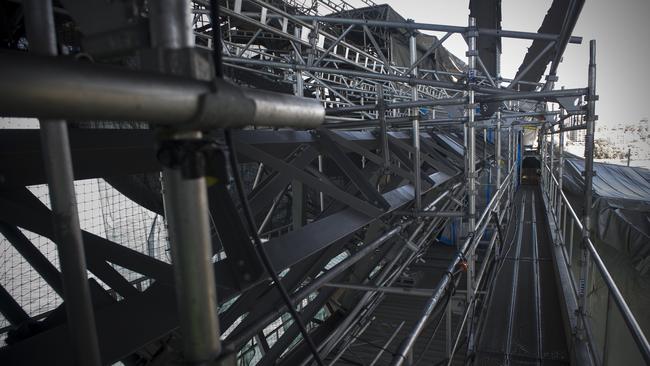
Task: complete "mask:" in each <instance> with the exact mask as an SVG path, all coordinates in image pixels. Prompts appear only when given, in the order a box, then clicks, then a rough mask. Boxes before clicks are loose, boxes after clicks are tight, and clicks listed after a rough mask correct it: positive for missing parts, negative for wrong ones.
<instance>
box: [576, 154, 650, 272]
mask: <svg viewBox="0 0 650 366" xmlns="http://www.w3.org/2000/svg"><path fill="white" fill-rule="evenodd" d="M583 170H584V160H582V159H577V158H572V159H567V160H566V166H565V170H564V172H565V174H564V188H565V189H566V190H568V191H569V192H570V193H572V194H576V195H577V194H581V193H582V192H583V184H584V183H583V178H582V171H583ZM594 170H595V171H596V176H595V177H594V198H595V199H594V207H593V209H594V210H593V212H594V217H593V219H594V221H593V222H594V235H596V237H597V238H598V239H600V240H602V241H603V242H604V243H606V244H607V245H609V246H612V247H614V248H615V249H617V250H619V251H621V252H623V253H624V254H626V255H627V256H629V257H630V259H631V260H632V263H633V264H634V266H635V267H636V269H637V270H638V271H640V272H641V273H642V274H645V273H647V272H649V271H650V170H648V169H643V168H632V167H625V166H620V165H613V164H605V163H594Z"/></svg>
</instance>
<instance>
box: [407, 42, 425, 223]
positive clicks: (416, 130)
mask: <svg viewBox="0 0 650 366" xmlns="http://www.w3.org/2000/svg"><path fill="white" fill-rule="evenodd" d="M415 36H416V33H415V32H413V33H411V38H410V39H409V50H410V53H411V66H413V65H415V63H416V62H417V56H418V54H417V43H416V37H415ZM412 75H413V77H414V78H417V77H418V68H417V67H413V71H412ZM411 99H412V100H413V101H416V100H418V88H417V85H413V87H412V88H411ZM419 114H420V112H419V110H418V108H417V107H414V108H412V109H411V115H412V117H413V150H414V151H415V152H414V153H413V187H414V189H415V205H414V208H415V211H416V212H418V211H420V210H422V197H421V194H422V184H421V182H422V179H421V178H420V116H419Z"/></svg>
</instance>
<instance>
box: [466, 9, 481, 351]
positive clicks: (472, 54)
mask: <svg viewBox="0 0 650 366" xmlns="http://www.w3.org/2000/svg"><path fill="white" fill-rule="evenodd" d="M477 37H478V32H477V29H476V19H475V18H473V17H470V18H469V27H468V32H467V41H468V42H467V43H468V46H469V49H468V51H467V59H468V66H467V73H468V75H467V99H468V100H467V102H468V103H467V107H466V108H467V126H466V127H465V132H466V135H465V156H466V157H465V172H466V182H467V188H466V189H467V214H468V219H467V222H468V229H467V233H468V235H470V237H471V236H473V235H474V233H475V231H476V194H477V191H476V161H475V155H476V136H475V126H474V123H475V121H474V120H475V114H476V105H475V100H474V90H473V86H474V85H475V84H476V73H477V70H476V57H477V56H478V51H477V48H476V40H477ZM475 249H476V248H475V247H474V246H470V248H469V252H468V253H467V274H466V276H467V294H466V295H467V306H468V307H472V299H473V297H474V290H475V288H474V286H475V283H474V279H475V271H476V268H475V264H476V263H475V262H476V254H475ZM469 312H470V313H471V310H470V311H469ZM472 329H473V327H472V325H471V322H469V323H468V324H467V337H468V338H467V339H468V341H467V343H468V348H469V349H472V348H473V346H474V344H473V343H474V339H473V334H470V331H471V330H472Z"/></svg>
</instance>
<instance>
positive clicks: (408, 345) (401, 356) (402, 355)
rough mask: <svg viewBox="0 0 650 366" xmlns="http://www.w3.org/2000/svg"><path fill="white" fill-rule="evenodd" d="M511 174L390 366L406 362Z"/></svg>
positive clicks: (479, 236)
mask: <svg viewBox="0 0 650 366" xmlns="http://www.w3.org/2000/svg"><path fill="white" fill-rule="evenodd" d="M513 172H514V166H513V167H512V168H511V169H510V173H508V175H507V176H506V177H505V179H504V180H503V182H502V183H501V185H500V186H499V188H498V190H497V192H496V193H495V194H494V196H492V199H491V200H490V202H489V203H488V205H487V206H486V207H485V210H484V211H483V213H482V214H481V216H480V218H479V220H478V222H477V223H476V226H475V227H476V228H477V230H476V231H475V232H474V233H473V234H472V235H470V236H468V238H467V239H466V240H465V242H464V243H463V245H462V246H461V249H460V250H459V251H458V253H457V254H456V255H455V256H454V258H453V259H452V261H451V263H450V264H449V266H448V267H447V271H446V272H445V274H444V275H443V277H442V279H441V280H440V282H438V285H437V286H436V289H435V291H434V292H433V294H432V295H431V297H430V298H429V299H428V300H427V302H426V304H425V305H424V308H423V310H422V314H421V315H420V318H419V320H418V322H417V323H416V324H415V326H414V327H413V329H412V330H411V331H410V332H409V334H408V336H407V337H406V339H405V340H404V342H403V343H402V345H401V346H400V348H399V350H398V352H397V353H396V354H395V356H394V358H393V360H392V362H391V365H393V366H400V365H402V364H404V361H405V360H406V355H407V354H408V353H409V352H410V351H411V349H412V348H413V345H415V341H416V340H417V338H418V336H419V335H420V333H422V331H423V330H424V326H425V325H426V323H427V321H428V320H429V317H430V316H431V314H433V310H434V309H435V308H436V306H437V305H438V302H439V301H440V300H441V299H442V298H443V295H444V293H445V291H447V288H448V286H449V285H450V283H451V282H452V281H453V275H452V273H453V272H454V270H455V269H456V267H457V266H458V264H459V263H460V261H461V260H462V259H463V258H464V257H465V254H466V253H467V252H468V251H469V250H470V248H471V247H473V246H474V245H477V244H478V242H479V240H480V239H481V237H482V236H483V233H484V231H485V229H486V228H487V223H488V221H489V220H487V219H486V218H488V217H490V215H491V214H492V213H494V212H496V211H495V210H494V206H495V205H496V204H497V203H498V202H500V200H501V198H502V197H503V194H504V192H505V190H506V187H507V186H508V184H510V183H511V182H510V179H511V177H512V174H513ZM469 306H471V304H468V307H469Z"/></svg>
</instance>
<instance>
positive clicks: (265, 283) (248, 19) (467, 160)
mask: <svg viewBox="0 0 650 366" xmlns="http://www.w3.org/2000/svg"><path fill="white" fill-rule="evenodd" d="M1 3H2V6H3V9H4V10H5V11H6V12H7V13H10V12H12V11H16V12H20V13H21V14H24V21H23V20H21V21H18V22H15V25H16V26H15V29H12V32H8V33H7V35H5V37H4V41H6V42H5V43H6V44H5V47H6V48H10V49H12V50H9V51H2V53H0V101H2V103H1V106H0V115H2V116H7V117H30V118H39V120H40V121H41V128H40V129H32V130H27V129H3V130H1V132H0V140H1V141H2V142H0V146H1V147H0V166H1V167H2V168H1V169H2V170H1V172H0V174H1V175H0V178H1V179H0V233H2V236H3V237H4V240H5V241H4V242H3V243H5V244H6V245H7V246H11V247H13V248H15V250H16V251H17V252H18V253H19V254H20V256H21V257H22V258H24V260H25V261H26V262H27V263H28V265H29V267H31V268H32V269H33V270H34V271H36V273H37V274H38V276H39V277H41V278H42V279H43V280H44V281H45V282H46V284H47V285H43V287H44V288H47V289H48V290H47V291H49V293H50V295H52V296H57V295H58V296H59V297H60V298H61V299H62V300H63V301H62V302H61V301H60V300H59V301H58V302H55V303H53V304H48V305H47V306H45V307H42V306H39V307H37V309H36V310H34V311H31V310H30V312H29V313H28V312H26V311H25V310H24V309H23V307H24V306H23V304H22V303H21V302H22V301H23V300H22V299H21V298H19V296H17V295H16V294H15V292H16V291H15V290H14V293H11V291H10V290H12V289H11V288H5V287H3V286H6V285H5V284H2V285H3V286H0V290H2V291H1V292H0V311H1V312H2V314H3V316H4V321H5V323H3V325H5V327H4V328H3V331H4V332H7V340H6V342H7V345H6V346H5V347H3V348H0V363H3V364H4V363H7V364H16V365H19V364H41V363H48V364H73V363H74V362H77V363H79V364H84V365H85V364H88V365H96V364H114V363H116V362H122V363H123V364H125V365H144V364H147V365H149V364H150V365H162V364H171V363H174V362H187V363H188V364H212V363H214V364H224V365H225V364H229V365H230V364H245V365H249V364H251V365H252V364H259V365H270V364H283V365H308V364H312V363H323V362H325V363H328V364H335V363H337V362H343V360H345V359H346V356H345V355H346V354H347V353H346V352H349V350H350V347H351V345H352V344H353V343H354V342H355V341H356V340H357V339H359V338H360V337H362V334H363V332H364V331H365V330H366V329H367V328H368V327H369V326H370V324H371V323H372V322H373V320H374V319H375V318H376V317H377V316H378V315H377V314H378V313H377V309H378V308H379V306H380V305H381V304H382V301H383V300H385V298H386V294H388V293H391V291H392V292H393V293H407V292H410V293H411V294H415V295H416V296H421V297H425V298H426V301H425V303H424V304H423V306H422V308H421V312H420V313H418V314H414V317H415V316H416V315H417V317H415V320H416V321H414V322H413V324H410V323H409V324H408V325H407V326H405V323H404V322H402V323H401V324H400V325H399V327H398V328H396V330H395V331H394V333H392V334H389V335H386V337H385V339H381V340H378V341H380V342H382V343H383V342H387V343H385V345H384V346H383V347H382V346H378V349H379V350H380V351H378V355H377V356H376V357H375V358H374V359H373V361H372V363H373V364H374V363H376V362H381V361H380V360H382V359H381V357H382V353H385V354H384V355H383V357H390V358H391V359H392V361H390V362H391V364H393V365H402V364H409V363H410V362H412V361H413V360H412V359H413V353H414V348H415V347H414V345H415V344H416V342H417V341H418V339H419V337H420V336H421V335H422V334H423V332H428V330H427V329H428V328H427V327H428V325H429V324H430V323H431V322H432V320H434V318H435V319H443V315H442V314H444V313H447V314H449V315H447V322H448V325H447V326H446V347H447V350H446V352H445V354H444V355H443V357H442V358H446V359H447V360H448V363H453V362H460V360H462V359H464V357H465V356H467V360H470V361H471V360H472V357H474V356H472V355H473V354H474V353H475V352H476V348H477V347H478V344H479V340H480V338H479V336H480V334H479V332H478V331H477V329H481V326H482V324H483V323H482V322H483V319H484V316H483V315H484V313H485V310H484V309H485V307H486V306H487V305H485V304H488V303H489V299H490V290H491V289H492V288H493V283H494V279H495V277H496V276H497V273H498V271H496V269H495V268H497V267H498V265H497V263H498V259H499V257H498V251H499V250H501V249H503V248H504V245H505V244H504V239H505V236H506V234H507V233H510V234H507V235H512V233H513V232H514V231H513V230H514V229H513V227H514V226H513V222H515V221H516V220H517V218H516V217H514V215H515V214H514V213H513V212H514V211H515V210H516V209H517V207H519V206H516V205H515V195H516V191H517V188H518V186H519V183H520V176H521V174H520V170H521V157H522V155H523V151H522V150H523V141H522V126H524V125H526V126H533V127H542V129H541V131H545V129H551V131H554V130H553V129H554V128H555V127H556V126H560V127H559V128H560V130H561V131H568V130H571V129H576V128H586V129H587V136H588V138H589V139H590V140H588V141H591V142H593V131H594V130H593V123H594V121H595V114H594V113H595V112H594V111H595V100H596V94H595V44H594V45H593V46H592V47H593V48H594V50H593V52H592V55H591V59H590V64H591V66H590V81H589V85H588V86H587V87H586V88H579V89H555V83H556V81H557V76H556V71H557V66H558V64H559V62H560V60H561V56H562V54H563V52H564V49H565V47H567V45H568V44H570V43H580V42H582V39H581V38H579V37H573V36H571V33H572V30H573V27H574V25H575V22H576V21H577V17H578V15H579V13H580V10H581V8H582V4H583V3H584V1H579V0H576V1H570V2H567V3H564V2H560V1H554V2H553V5H552V8H551V11H550V12H549V14H548V15H547V18H546V19H545V21H544V24H543V25H542V28H540V32H539V33H528V32H518V31H511V30H503V29H501V27H500V17H501V15H500V6H501V4H500V1H496V0H495V1H485V2H478V1H470V10H471V12H472V16H471V17H470V18H469V20H468V24H467V25H460V26H447V25H433V24H422V23H416V22H413V21H411V20H405V19H403V18H401V16H399V14H397V13H395V12H394V10H392V8H390V7H389V6H386V5H378V4H375V3H374V2H372V1H369V0H368V1H366V0H364V1H363V3H364V7H362V8H355V7H354V6H352V5H350V4H349V3H347V2H345V1H343V0H312V1H298V0H291V1H288V0H287V1H281V0H267V1H262V0H232V1H230V0H226V1H218V2H211V1H207V0H193V1H182V0H164V1H163V0H161V1H149V2H146V1H140V0H129V1H120V2H107V1H102V0H93V1H76V0H61V1H59V2H55V3H54V7H52V6H51V4H50V2H40V1H35V0H34V1H31V0H24V1H22V2H11V1H5V2H1ZM213 4H218V5H219V11H218V12H216V11H215V9H213V8H211V6H212V5H213ZM215 13H216V14H217V15H218V17H219V18H218V23H219V26H218V27H217V26H216V23H215V22H213V19H214V17H215ZM12 14H13V13H12ZM19 18H21V19H22V17H19ZM421 31H436V32H442V33H443V34H444V35H442V36H441V37H439V38H438V37H434V36H430V35H427V34H424V33H422V32H421ZM456 33H459V34H462V35H463V36H464V37H465V39H466V41H467V44H468V52H467V62H463V61H461V60H460V59H459V58H458V57H456V56H454V55H452V54H451V53H450V52H449V51H448V50H447V49H445V48H444V42H445V41H446V40H447V39H448V38H449V37H450V36H451V35H452V34H456ZM503 37H513V38H521V39H529V40H532V47H531V48H530V49H529V53H528V55H527V56H526V59H525V60H524V61H523V63H522V66H521V68H520V69H519V71H518V73H517V76H516V77H515V78H514V79H512V80H510V79H505V78H502V77H501V75H500V70H499V66H498V65H499V61H498V60H499V57H500V53H501V51H500V39H501V38H503ZM216 38H220V39H216ZM215 47H216V50H215ZM218 50H221V52H220V53H221V54H220V53H219V52H216V51H218ZM34 54H35V55H34ZM57 55H61V57H58V58H56V59H55V58H53V56H57ZM549 64H550V65H551V67H550V69H549V70H550V73H549V74H548V75H547V77H546V80H545V82H540V80H541V77H542V75H543V73H544V71H545V70H546V66H547V65H549ZM542 66H543V67H542ZM592 68H593V69H592ZM221 70H223V71H221ZM555 106H557V107H558V108H555ZM64 120H66V121H67V122H65V121H64ZM569 121H571V122H570V123H571V125H570V126H569V125H568V124H569ZM543 133H544V132H542V133H541V135H540V136H544V135H543ZM39 135H40V138H39ZM587 145H589V143H587ZM540 146H546V145H545V144H544V143H543V142H542V138H541V137H540ZM551 146H552V145H551ZM68 147H69V148H68ZM546 149H548V147H546ZM550 151H551V153H550V154H551V157H550V160H549V156H548V153H547V151H546V150H544V148H542V155H541V160H542V161H543V162H544V164H546V165H544V166H543V168H542V171H543V174H542V175H543V177H542V181H543V187H545V189H546V191H545V192H546V193H545V194H546V196H545V197H546V198H545V199H546V201H544V202H545V203H546V205H547V206H548V205H551V207H552V209H550V210H549V212H552V213H553V214H557V215H559V212H560V211H561V209H562V207H566V206H563V203H562V198H563V194H562V190H561V189H558V188H557V185H558V182H557V179H555V176H556V175H557V176H558V177H559V179H560V183H559V185H560V186H561V177H562V170H561V169H562V168H561V167H562V165H563V163H562V161H561V160H560V163H559V166H560V168H558V167H557V166H556V167H555V168H554V167H553V162H554V160H553V157H552V154H553V149H552V148H551V150H550ZM588 155H589V152H587V153H586V157H587V162H589V157H588ZM43 157H45V158H46V159H47V160H46V163H45V166H46V169H43V168H42V167H43V163H42V161H43V160H42V159H43ZM48 157H49V158H48ZM546 160H549V163H547V162H546ZM591 161H592V162H593V157H592V158H591ZM235 163H237V164H235ZM549 164H550V166H549V167H548V170H549V171H550V172H552V174H550V175H549V174H547V172H546V170H544V167H546V166H548V165H549ZM73 168H74V175H73ZM589 170H590V169H589V168H587V171H589ZM238 176H241V181H242V182H241V184H238V183H239V182H238V180H237V177H238ZM554 179H555V186H553V184H554V183H553V182H554ZM589 179H590V178H589V174H587V175H586V180H587V181H589ZM80 182H86V183H80ZM48 183H49V186H48V187H49V193H47V194H45V193H42V194H40V195H39V194H38V192H44V190H45V186H44V185H45V184H48ZM83 184H87V186H91V187H95V185H96V184H97V187H99V188H92V189H97V190H98V193H93V195H94V194H96V195H98V196H99V197H101V199H96V201H97V202H99V203H94V204H92V203H88V204H89V205H90V206H89V208H88V212H86V213H84V212H83V210H81V211H82V212H81V213H78V212H77V208H76V207H77V205H75V204H74V203H75V199H76V201H79V203H80V204H81V205H83V204H84V203H85V202H86V200H85V198H84V196H83V195H82V194H80V193H79V189H80V187H82V186H83ZM589 184H590V183H587V186H589ZM35 187H36V188H35ZM74 188H76V189H77V193H76V194H75V191H74ZM590 189H591V188H588V191H587V192H588V193H587V194H586V197H591V195H590V192H591V191H590ZM93 192H94V191H93ZM93 197H94V196H93ZM242 197H243V198H242ZM564 198H565V199H566V197H564ZM49 201H51V203H49ZM89 201H90V200H89ZM549 202H550V203H549ZM566 204H568V202H567V203H566ZM569 207H570V205H569ZM97 210H99V211H101V220H102V223H101V224H97V223H95V224H88V223H87V221H86V219H85V218H84V215H86V216H88V217H90V216H92V215H97V212H98V211H97ZM127 210H128V211H127ZM133 210H136V211H133ZM564 210H565V213H564V214H563V215H564V216H563V217H564V219H565V220H566V217H567V216H566V215H567V214H566V208H564ZM127 212H128V213H127ZM522 212H523V211H522ZM571 212H573V211H571ZM574 216H576V215H575V214H574ZM588 216H589V215H588V214H586V215H585V217H588ZM77 217H81V224H80V223H79V219H78V218H77ZM558 217H560V216H558ZM248 219H251V221H252V222H248ZM557 220H559V219H557ZM136 221H137V223H139V224H140V225H142V226H143V228H140V227H139V226H138V229H137V231H138V233H140V234H128V232H127V231H126V230H128V229H123V228H131V230H132V231H134V232H135V230H136V229H134V225H135V222H136ZM52 222H54V223H55V225H52ZM577 222H578V224H580V220H577ZM92 225H95V226H92ZM589 227H590V226H589V222H588V221H587V222H586V223H585V228H586V231H588V230H589ZM111 230H112V231H111ZM564 230H565V231H566V225H564ZM501 231H503V235H504V237H501V235H502V234H501ZM25 233H29V235H25ZM109 233H111V234H109ZM125 233H127V234H128V235H127V234H125ZM452 234H453V235H454V236H455V237H457V240H456V242H455V243H454V246H453V248H452V249H453V250H452V249H449V250H446V251H445V250H442V249H440V248H439V247H440V246H438V245H436V243H438V242H440V240H441V238H442V237H443V236H445V235H452ZM129 235H130V236H129ZM48 239H49V240H51V242H52V243H53V244H51V245H52V246H51V248H53V247H54V246H56V248H57V250H58V253H59V257H60V258H61V263H60V264H58V263H57V264H56V265H53V264H52V263H51V259H49V258H48V257H49V256H50V254H48V253H45V254H44V250H43V249H42V248H43V247H42V246H41V244H38V245H35V244H34V243H35V242H38V243H40V241H41V240H45V241H47V240H48ZM585 242H588V237H586V238H585ZM43 245H45V244H43ZM47 245H50V244H47ZM499 248H501V249H499ZM585 248H586V249H584V250H585V252H584V253H587V250H588V249H589V247H588V246H587V244H585ZM592 248H593V245H592ZM584 253H583V254H584ZM584 255H585V256H587V254H584ZM592 255H593V256H594V257H596V258H597V257H598V255H597V253H595V251H592ZM432 256H434V257H435V256H440V258H442V260H443V264H442V265H439V266H438V267H437V269H436V270H437V271H439V272H440V273H439V276H438V277H437V280H436V282H435V283H431V285H430V288H428V289H417V288H415V289H409V288H408V287H409V285H408V283H409V281H410V279H411V277H410V276H412V275H413V273H416V272H417V271H415V270H413V268H414V267H415V266H417V265H418V263H422V261H427V260H429V261H431V258H432ZM435 258H438V257H435ZM440 258H438V259H440ZM267 262H268V263H267ZM603 268H605V267H604V265H603ZM605 272H606V269H605ZM436 273H438V272H436ZM276 274H277V276H278V279H279V282H280V284H281V287H282V288H284V290H286V292H287V294H288V296H289V298H290V301H289V302H290V303H291V305H292V306H291V307H292V308H293V309H294V311H295V313H297V318H296V317H295V315H294V316H292V314H291V311H289V307H288V306H287V302H286V301H285V299H283V295H282V293H281V292H280V291H278V281H275V280H274V275H276ZM89 276H90V280H88V277H89ZM585 276H588V275H587V274H585ZM612 285H613V286H614V288H615V285H614V284H613V281H612ZM411 287H412V284H411ZM457 290H458V293H459V294H462V295H461V296H458V295H455V293H456V291H457ZM47 291H46V292H47ZM55 293H56V295H55ZM619 295H620V294H619ZM48 296H49V295H48ZM580 301H582V300H580ZM621 301H623V300H621ZM452 302H459V303H460V304H461V306H460V308H461V310H460V311H459V312H458V314H455V315H453V316H452V314H451V310H448V309H450V308H451V305H450V303H452ZM623 304H624V301H623ZM39 309H40V311H39ZM34 312H37V313H38V314H35V313H34ZM628 313H629V309H628ZM66 314H67V315H66ZM582 315H584V314H582ZM630 316H631V314H630ZM66 317H67V321H66ZM298 319H299V320H300V321H298ZM576 319H577V320H575V322H576V324H575V326H576V329H577V330H578V332H583V331H584V329H585V327H584V323H585V320H584V316H581V315H580V314H578V316H577V318H576ZM632 319H633V317H632ZM441 321H442V320H439V321H438V322H441ZM452 321H453V323H454V326H455V328H454V329H455V332H454V333H453V334H452V331H451V324H452ZM301 323H302V324H304V327H305V328H306V329H305V331H307V332H308V333H309V342H306V341H305V337H304V335H303V334H301V329H300V328H301V326H300V324H301ZM637 328H638V325H637ZM436 330H437V328H436ZM637 330H638V329H637ZM400 331H401V332H406V333H405V336H401V334H402V333H399V332H400ZM582 334H583V333H580V335H582ZM435 337H436V332H435V331H434V332H433V335H432V336H431V339H434V338H435ZM440 337H442V335H440ZM642 338H643V334H642V333H641V335H640V337H638V339H642ZM463 339H464V340H465V341H461V340H463ZM576 339H577V340H576V341H575V342H576V344H577V346H576V348H575V349H576V350H574V352H577V353H579V355H578V356H576V357H577V358H579V359H580V357H584V359H581V360H583V361H584V360H588V359H589V357H592V356H593V355H592V356H589V355H590V352H591V354H593V351H589V350H585V348H584V347H586V346H585V344H586V343H585V340H584V339H580V337H578V338H576ZM643 339H644V338H643ZM391 342H393V343H392V344H393V346H394V350H393V351H390V352H386V351H387V347H388V345H389V344H391ZM639 342H640V344H642V343H643V342H642V341H639ZM310 343H311V344H312V345H313V346H312V347H316V348H317V352H315V353H316V354H317V355H318V356H315V355H314V352H313V349H312V350H310ZM646 343H647V342H646ZM398 346H399V347H398ZM581 347H582V348H581ZM642 348H643V347H641V349H642ZM580 352H582V353H580ZM388 353H390V355H389V354H388ZM423 353H426V349H425V351H424V352H423ZM416 357H417V355H416ZM538 357H541V356H539V355H538ZM468 362H469V361H468ZM585 362H586V361H585Z"/></svg>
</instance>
